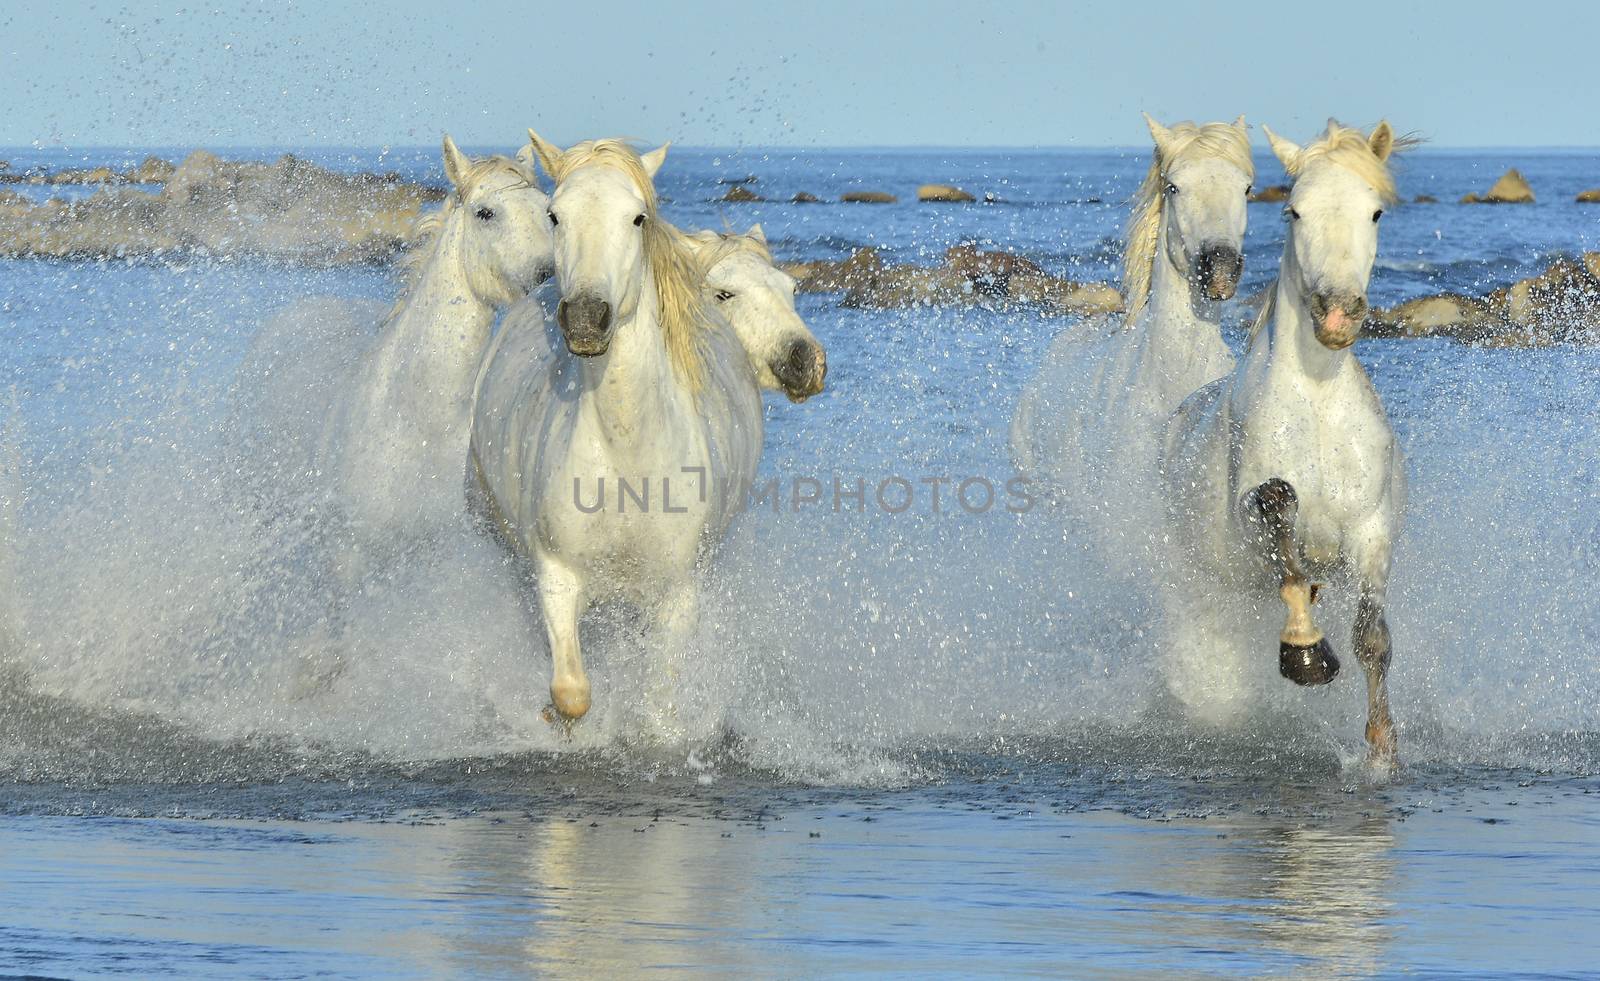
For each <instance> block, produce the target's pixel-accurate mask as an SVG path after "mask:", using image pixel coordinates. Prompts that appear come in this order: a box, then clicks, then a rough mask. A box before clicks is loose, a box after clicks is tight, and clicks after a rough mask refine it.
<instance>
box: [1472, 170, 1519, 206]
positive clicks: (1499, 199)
mask: <svg viewBox="0 0 1600 981" xmlns="http://www.w3.org/2000/svg"><path fill="white" fill-rule="evenodd" d="M1461 203H1462V204H1532V203H1533V188H1532V187H1529V186H1528V182H1527V180H1526V179H1525V178H1524V177H1523V176H1522V172H1521V171H1519V170H1517V168H1515V167H1512V168H1511V169H1510V170H1508V171H1506V172H1505V173H1504V174H1501V175H1500V179H1499V180H1497V181H1495V182H1494V186H1493V187H1491V188H1489V190H1488V192H1487V193H1484V194H1468V195H1467V196H1466V197H1464V198H1462V199H1461Z"/></svg>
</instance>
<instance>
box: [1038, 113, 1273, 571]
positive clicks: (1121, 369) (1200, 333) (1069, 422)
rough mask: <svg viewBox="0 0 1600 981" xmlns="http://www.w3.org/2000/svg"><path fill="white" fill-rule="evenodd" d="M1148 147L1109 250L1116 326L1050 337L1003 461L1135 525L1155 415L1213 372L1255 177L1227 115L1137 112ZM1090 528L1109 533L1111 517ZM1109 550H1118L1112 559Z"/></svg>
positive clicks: (1217, 373)
mask: <svg viewBox="0 0 1600 981" xmlns="http://www.w3.org/2000/svg"><path fill="white" fill-rule="evenodd" d="M1145 122H1146V123H1147V124H1148V125H1149V127H1150V135H1151V138H1152V139H1153V140H1154V141H1155V150H1154V152H1153V153H1152V154H1151V159H1150V169H1149V171H1148V172H1147V173H1146V175H1145V178H1144V183H1143V184H1142V185H1141V186H1140V188H1139V193H1138V196H1137V198H1136V200H1135V204H1134V212H1133V218H1132V220H1131V221H1130V222H1129V224H1128V231H1127V236H1126V241H1125V245H1124V249H1123V292H1124V295H1125V305H1126V307H1127V315H1126V320H1125V321H1124V325H1125V326H1124V327H1123V329H1120V330H1114V331H1112V332H1111V333H1109V334H1102V333H1094V334H1091V335H1090V337H1088V338H1085V337H1084V333H1085V332H1084V330H1083V329H1082V328H1079V329H1076V330H1068V331H1065V332H1063V333H1062V334H1060V335H1058V336H1057V337H1056V339H1055V340H1054V341H1053V342H1051V346H1050V350H1049V352H1048V353H1047V354H1046V355H1045V358H1044V361H1043V362H1042V363H1041V365H1040V367H1039V371H1038V373H1037V374H1036V375H1035V377H1034V379H1033V381H1032V382H1031V383H1030V384H1029V386H1028V388H1027V390H1026V391H1025V392H1024V393H1023V396H1022V399H1021V401H1020V402H1019V403H1018V405H1017V410H1016V414H1015V415H1014V416H1013V417H1012V421H1011V448H1012V459H1013V461H1014V462H1015V463H1016V465H1017V467H1018V468H1019V469H1021V470H1022V471H1023V472H1025V473H1028V474H1031V475H1033V476H1034V477H1036V478H1043V479H1045V480H1047V481H1049V483H1050V485H1051V486H1050V487H1049V490H1050V492H1051V494H1052V496H1054V497H1055V498H1057V499H1058V500H1060V499H1065V500H1067V501H1069V502H1071V503H1073V504H1074V505H1076V507H1075V510H1078V511H1080V512H1082V513H1084V514H1090V513H1094V514H1098V515H1099V516H1100V517H1101V518H1102V519H1104V518H1107V517H1112V516H1111V515H1108V514H1107V513H1106V512H1107V511H1108V510H1110V509H1115V511H1116V512H1117V516H1126V517H1127V518H1129V519H1131V520H1132V521H1134V522H1136V523H1137V524H1138V525H1139V526H1141V527H1143V526H1145V525H1146V524H1147V522H1146V520H1145V515H1146V514H1147V513H1148V508H1147V507H1146V506H1144V505H1143V504H1135V503H1133V502H1134V501H1138V500H1142V499H1143V498H1144V497H1145V496H1147V495H1148V494H1149V493H1151V492H1152V491H1153V490H1154V485H1155V484H1156V481H1155V479H1154V472H1155V464H1156V461H1157V459H1158V458H1159V456H1160V448H1161V439H1162V435H1163V433H1164V432H1165V428H1166V421H1167V417H1168V416H1169V415H1171V413H1172V410H1173V409H1175V408H1177V406H1178V404H1179V403H1180V402H1182V401H1183V400H1184V398H1186V397H1187V396H1188V395H1189V394H1190V393H1192V392H1194V391H1195V390H1196V389H1198V388H1200V387H1201V386H1202V385H1205V384H1207V383H1209V382H1211V381H1214V380H1216V379H1217V378H1220V377H1221V376H1223V375H1225V374H1227V372H1228V371H1229V370H1230V369H1231V368H1232V367H1233V356H1232V355H1231V354H1230V353H1229V352H1228V347H1227V345H1225V344H1224V343H1223V342H1222V335H1221V331H1220V329H1219V327H1218V322H1219V320H1220V318H1221V310H1220V305H1219V301H1221V300H1226V299H1228V298H1230V297H1232V296H1233V293H1234V290H1235V289H1236V288H1237V286H1238V283H1239V275H1240V273H1241V272H1242V271H1243V268H1244V259H1243V255H1242V251H1241V250H1242V249H1243V245H1244V231H1245V220H1246V205H1247V202H1248V195H1249V193H1250V182H1251V181H1252V180H1253V179H1254V177H1255V168H1254V165H1253V164H1252V163H1251V160H1250V136H1249V131H1248V129H1247V128H1246V126H1245V122H1244V117H1243V116H1241V117H1239V118H1238V119H1237V120H1235V121H1234V122H1232V123H1207V124H1205V125H1203V126H1196V125H1194V124H1193V123H1187V122H1184V123H1178V124H1176V125H1174V126H1172V127H1170V128H1169V127H1166V126H1163V125H1161V124H1160V123H1158V122H1156V121H1155V120H1153V119H1151V118H1150V117H1149V116H1146V117H1145ZM1112 524H1113V527H1105V523H1104V522H1102V530H1104V531H1108V532H1110V533H1111V534H1113V535H1116V534H1120V533H1121V528H1120V527H1116V525H1120V524H1121V522H1112ZM1121 544H1122V543H1119V550H1120V546H1121Z"/></svg>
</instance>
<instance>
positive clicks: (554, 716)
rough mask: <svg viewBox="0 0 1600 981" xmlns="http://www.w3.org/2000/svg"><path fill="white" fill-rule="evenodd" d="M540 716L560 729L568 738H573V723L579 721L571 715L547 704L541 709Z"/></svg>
mask: <svg viewBox="0 0 1600 981" xmlns="http://www.w3.org/2000/svg"><path fill="white" fill-rule="evenodd" d="M539 718H541V719H543V720H544V721H545V722H546V723H547V724H549V725H550V726H552V727H554V728H556V729H559V730H560V731H561V734H562V735H563V736H566V737H568V738H571V736H572V726H573V724H574V723H576V722H577V721H578V720H577V719H575V718H572V717H570V716H566V715H562V714H561V710H560V709H558V708H556V707H555V706H554V705H546V706H545V707H544V708H543V709H541V710H540V711H539Z"/></svg>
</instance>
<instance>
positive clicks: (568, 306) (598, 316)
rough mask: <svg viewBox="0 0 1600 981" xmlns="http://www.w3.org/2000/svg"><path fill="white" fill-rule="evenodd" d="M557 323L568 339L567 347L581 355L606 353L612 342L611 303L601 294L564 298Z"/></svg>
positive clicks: (562, 333)
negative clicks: (600, 295) (602, 297)
mask: <svg viewBox="0 0 1600 981" xmlns="http://www.w3.org/2000/svg"><path fill="white" fill-rule="evenodd" d="M556 323H557V324H559V325H560V326H561V336H563V337H565V338H566V339H567V350H569V351H571V352H572V353H573V354H576V355H577V356H578V357H580V358H592V357H595V356H596V355H600V354H604V353H606V348H608V347H610V346H611V304H609V303H607V302H606V301H604V300H602V299H600V298H599V297H598V296H593V295H582V296H574V297H569V298H566V299H563V300H562V301H561V302H560V303H559V304H557V306H556Z"/></svg>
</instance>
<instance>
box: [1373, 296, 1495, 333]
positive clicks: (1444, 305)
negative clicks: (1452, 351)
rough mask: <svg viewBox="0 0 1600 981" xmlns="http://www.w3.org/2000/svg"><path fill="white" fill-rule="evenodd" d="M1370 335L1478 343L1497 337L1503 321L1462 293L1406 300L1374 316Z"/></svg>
mask: <svg viewBox="0 0 1600 981" xmlns="http://www.w3.org/2000/svg"><path fill="white" fill-rule="evenodd" d="M1372 321H1373V322H1372V323H1371V324H1369V325H1368V332H1369V333H1371V334H1372V335H1373V336H1376V337H1441V336H1443V337H1450V338H1452V339H1454V340H1458V341H1479V340H1482V339H1483V338H1485V337H1487V336H1489V335H1490V334H1492V333H1494V332H1495V331H1496V330H1497V329H1499V327H1500V326H1501V323H1502V322H1501V320H1500V318H1499V316H1498V315H1496V314H1495V312H1494V311H1493V310H1492V309H1490V307H1489V304H1488V303H1486V302H1484V301H1483V300H1480V299H1477V298H1476V297H1471V296H1462V295H1461V294H1459V293H1442V294H1439V295H1438V296H1423V297H1418V298H1416V299H1414V300H1407V301H1406V302H1404V303H1401V304H1400V305H1398V306H1395V307H1391V308H1390V309H1388V310H1377V311H1374V312H1373V317H1372Z"/></svg>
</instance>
